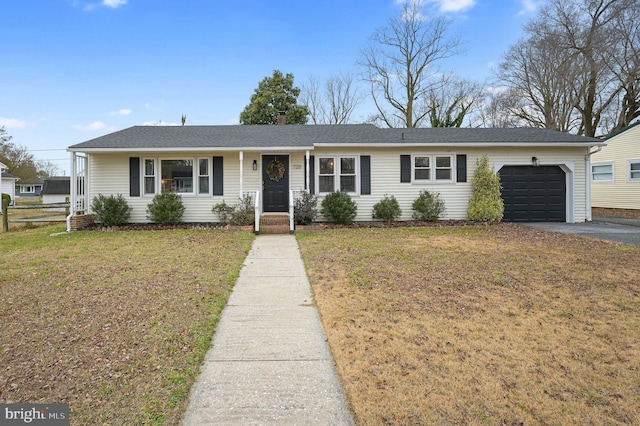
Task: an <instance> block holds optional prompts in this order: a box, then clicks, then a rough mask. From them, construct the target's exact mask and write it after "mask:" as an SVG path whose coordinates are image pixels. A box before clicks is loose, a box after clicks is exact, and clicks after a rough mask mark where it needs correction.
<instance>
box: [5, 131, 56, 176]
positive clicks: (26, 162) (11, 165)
mask: <svg viewBox="0 0 640 426" xmlns="http://www.w3.org/2000/svg"><path fill="white" fill-rule="evenodd" d="M12 138H13V137H12V136H10V135H9V134H8V133H7V131H6V130H5V128H4V127H0V163H3V164H4V165H5V166H7V172H8V173H11V174H12V175H14V176H16V177H19V178H20V179H21V180H22V181H35V180H38V179H42V178H45V177H49V176H51V175H53V174H55V173H56V171H57V170H56V166H55V165H53V164H52V163H50V162H47V161H38V160H36V159H35V157H34V156H33V154H31V153H29V151H28V150H27V148H25V147H24V146H21V145H16V144H14V143H13V142H11V139H12Z"/></svg>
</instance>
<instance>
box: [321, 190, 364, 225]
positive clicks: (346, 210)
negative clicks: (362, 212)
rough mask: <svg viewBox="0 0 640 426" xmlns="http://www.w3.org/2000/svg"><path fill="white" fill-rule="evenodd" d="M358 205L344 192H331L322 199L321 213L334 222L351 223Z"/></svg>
mask: <svg viewBox="0 0 640 426" xmlns="http://www.w3.org/2000/svg"><path fill="white" fill-rule="evenodd" d="M357 210H358V206H357V205H356V203H354V202H353V200H352V199H351V197H350V196H349V194H347V193H346V192H332V193H331V194H329V195H327V196H326V197H324V200H322V208H321V213H322V214H323V215H324V216H325V217H326V218H327V219H329V220H331V221H332V222H334V223H351V222H353V219H354V218H355V217H356V212H357Z"/></svg>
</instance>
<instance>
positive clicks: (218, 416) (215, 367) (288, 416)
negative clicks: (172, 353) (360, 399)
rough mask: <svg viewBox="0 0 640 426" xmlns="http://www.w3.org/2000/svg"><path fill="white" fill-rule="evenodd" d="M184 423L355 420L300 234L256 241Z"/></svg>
mask: <svg viewBox="0 0 640 426" xmlns="http://www.w3.org/2000/svg"><path fill="white" fill-rule="evenodd" d="M182 424H183V425H184V426H190V425H194V426H195V425H249V424H254V425H257V424H260V425H267V424H278V425H282V424H285V425H312V424H316V425H352V424H353V420H352V418H351V415H350V413H349V411H348V410H347V408H346V404H345V400H344V395H343V393H342V390H341V388H340V385H339V382H338V379H337V376H336V373H335V370H334V367H333V360H332V358H331V354H330V352H329V348H328V346H327V343H326V340H325V335H324V331H323V329H322V325H321V323H320V318H319V316H318V311H317V309H316V307H315V305H314V304H313V300H312V295H311V290H310V287H309V281H308V279H307V275H306V272H305V269H304V265H303V263H302V260H301V258H300V252H299V250H298V244H297V242H296V239H295V237H293V236H292V235H260V236H258V237H257V238H256V240H255V242H254V243H253V247H252V249H251V251H250V253H249V255H248V256H247V259H246V260H245V264H244V267H243V268H242V271H241V272H240V276H239V278H238V281H237V282H236V284H235V287H234V289H233V293H232V294H231V297H230V298H229V303H228V304H227V306H226V307H225V309H224V310H223V312H222V317H221V319H220V322H219V324H218V328H217V331H216V334H215V336H214V338H213V346H212V348H211V349H210V350H209V352H208V353H207V355H206V357H205V362H204V365H203V367H202V370H201V373H200V377H199V378H198V381H197V382H196V384H195V385H194V388H193V389H192V391H191V400H190V405H189V407H188V409H187V412H186V414H185V416H184V418H183V421H182Z"/></svg>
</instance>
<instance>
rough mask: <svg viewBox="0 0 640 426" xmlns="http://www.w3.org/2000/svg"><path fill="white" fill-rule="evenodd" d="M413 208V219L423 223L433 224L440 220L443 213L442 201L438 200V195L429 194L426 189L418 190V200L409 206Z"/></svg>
mask: <svg viewBox="0 0 640 426" xmlns="http://www.w3.org/2000/svg"><path fill="white" fill-rule="evenodd" d="M411 208H413V218H414V219H415V220H422V221H425V222H433V221H436V220H438V219H440V215H441V214H442V213H443V212H444V201H442V200H441V199H440V194H438V193H437V192H436V193H435V194H432V193H430V192H429V191H427V190H426V189H422V190H420V195H418V198H416V199H415V200H413V204H411Z"/></svg>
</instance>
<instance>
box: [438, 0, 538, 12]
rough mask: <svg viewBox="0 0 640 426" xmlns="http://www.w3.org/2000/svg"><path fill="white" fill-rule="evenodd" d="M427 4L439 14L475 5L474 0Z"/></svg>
mask: <svg viewBox="0 0 640 426" xmlns="http://www.w3.org/2000/svg"><path fill="white" fill-rule="evenodd" d="M525 1H527V0H525ZM427 2H428V3H436V5H438V9H440V12H463V11H465V10H468V9H471V8H472V7H473V6H475V4H476V0H427Z"/></svg>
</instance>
